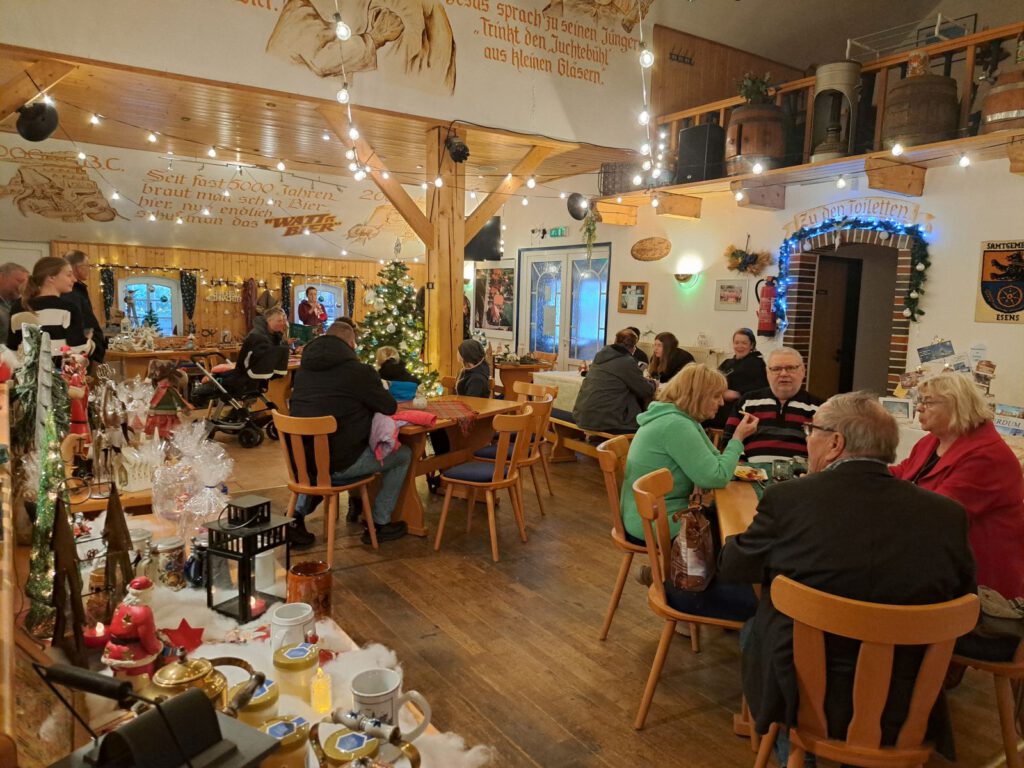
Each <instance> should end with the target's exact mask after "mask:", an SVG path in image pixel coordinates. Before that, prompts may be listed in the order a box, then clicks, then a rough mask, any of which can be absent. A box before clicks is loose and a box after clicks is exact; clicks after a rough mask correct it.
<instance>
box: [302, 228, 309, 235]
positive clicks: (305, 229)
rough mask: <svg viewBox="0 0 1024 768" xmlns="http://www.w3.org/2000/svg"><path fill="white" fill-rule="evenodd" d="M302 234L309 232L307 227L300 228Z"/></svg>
mask: <svg viewBox="0 0 1024 768" xmlns="http://www.w3.org/2000/svg"><path fill="white" fill-rule="evenodd" d="M302 234H304V235H308V234H309V227H305V228H304V229H303V230H302Z"/></svg>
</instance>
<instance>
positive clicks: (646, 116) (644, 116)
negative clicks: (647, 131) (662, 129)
mask: <svg viewBox="0 0 1024 768" xmlns="http://www.w3.org/2000/svg"><path fill="white" fill-rule="evenodd" d="M636 119H637V122H638V123H640V125H647V124H648V123H650V122H651V113H650V112H648V111H647V109H646V108H644V110H643V111H642V112H640V114H639V115H637V118H636Z"/></svg>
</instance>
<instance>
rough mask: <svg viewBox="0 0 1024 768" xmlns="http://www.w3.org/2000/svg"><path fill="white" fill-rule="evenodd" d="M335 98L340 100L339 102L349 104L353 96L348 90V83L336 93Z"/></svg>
mask: <svg viewBox="0 0 1024 768" xmlns="http://www.w3.org/2000/svg"><path fill="white" fill-rule="evenodd" d="M335 98H336V99H337V100H338V103H339V104H348V101H349V99H351V98H352V96H351V94H349V92H348V83H345V84H344V85H343V86H341V90H339V91H338V92H337V93H336V94H335Z"/></svg>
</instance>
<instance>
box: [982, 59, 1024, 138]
mask: <svg viewBox="0 0 1024 768" xmlns="http://www.w3.org/2000/svg"><path fill="white" fill-rule="evenodd" d="M1007 128H1024V69H1014V70H1011V71H1010V72H1003V73H1002V74H1001V75H999V78H998V79H997V80H996V84H995V85H994V86H992V88H991V90H989V92H988V95H987V96H985V102H984V104H982V107H981V132H982V133H994V132H995V131H1002V130H1005V129H1007Z"/></svg>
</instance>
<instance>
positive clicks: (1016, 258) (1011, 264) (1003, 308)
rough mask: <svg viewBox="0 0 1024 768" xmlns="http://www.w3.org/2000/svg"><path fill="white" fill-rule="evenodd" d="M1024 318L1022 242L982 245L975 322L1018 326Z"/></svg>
mask: <svg viewBox="0 0 1024 768" xmlns="http://www.w3.org/2000/svg"><path fill="white" fill-rule="evenodd" d="M1022 314H1024V240H1006V241H992V240H986V241H984V242H982V244H981V270H980V275H979V276H978V294H977V301H976V302H975V305H974V319H975V321H976V322H979V323H1020V322H1021V321H1022Z"/></svg>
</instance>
